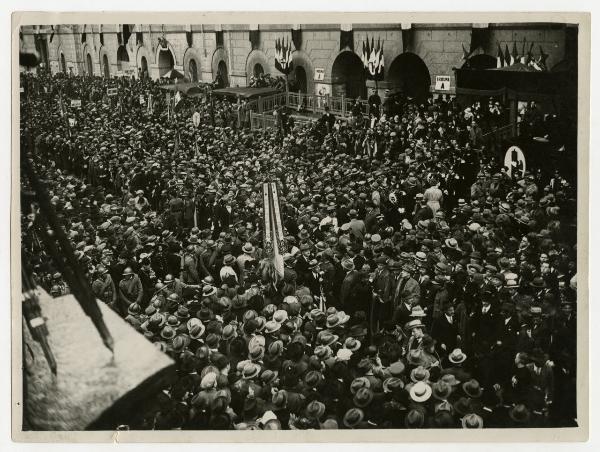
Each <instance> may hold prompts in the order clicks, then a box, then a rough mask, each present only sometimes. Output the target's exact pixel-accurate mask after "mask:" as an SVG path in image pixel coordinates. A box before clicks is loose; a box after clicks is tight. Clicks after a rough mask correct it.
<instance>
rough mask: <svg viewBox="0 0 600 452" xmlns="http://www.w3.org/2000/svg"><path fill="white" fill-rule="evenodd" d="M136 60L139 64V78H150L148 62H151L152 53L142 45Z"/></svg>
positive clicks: (138, 49)
mask: <svg viewBox="0 0 600 452" xmlns="http://www.w3.org/2000/svg"><path fill="white" fill-rule="evenodd" d="M135 60H136V62H137V71H138V76H139V78H141V79H144V78H149V77H150V69H149V67H148V62H149V61H151V58H150V53H149V52H148V49H147V48H146V47H144V46H143V45H140V46H139V47H138V48H137V52H136V56H135Z"/></svg>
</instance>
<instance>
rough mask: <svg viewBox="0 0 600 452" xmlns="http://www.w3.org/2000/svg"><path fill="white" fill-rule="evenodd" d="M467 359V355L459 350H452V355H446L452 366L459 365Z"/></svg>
mask: <svg viewBox="0 0 600 452" xmlns="http://www.w3.org/2000/svg"><path fill="white" fill-rule="evenodd" d="M466 359H467V355H465V354H464V353H463V352H462V350H461V349H460V348H455V349H454V350H452V353H450V355H448V361H450V362H451V363H453V364H460V363H462V362H464V361H465V360H466Z"/></svg>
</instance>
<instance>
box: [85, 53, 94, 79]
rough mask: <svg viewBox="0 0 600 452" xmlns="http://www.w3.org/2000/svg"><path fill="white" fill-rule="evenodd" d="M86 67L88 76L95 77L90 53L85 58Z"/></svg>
mask: <svg viewBox="0 0 600 452" xmlns="http://www.w3.org/2000/svg"><path fill="white" fill-rule="evenodd" d="M85 65H86V72H87V75H94V62H93V61H92V55H90V54H89V53H88V54H87V55H86V56H85Z"/></svg>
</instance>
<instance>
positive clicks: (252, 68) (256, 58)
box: [246, 50, 271, 84]
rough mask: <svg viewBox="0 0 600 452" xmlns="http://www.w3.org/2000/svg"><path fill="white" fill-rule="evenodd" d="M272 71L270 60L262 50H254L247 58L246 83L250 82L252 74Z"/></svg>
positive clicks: (256, 74)
mask: <svg viewBox="0 0 600 452" xmlns="http://www.w3.org/2000/svg"><path fill="white" fill-rule="evenodd" d="M269 73H271V66H270V65H269V60H268V59H267V56H266V55H265V53H264V52H263V51H262V50H253V51H251V52H250V53H249V54H248V57H247V58H246V83H247V84H250V79H251V78H252V76H254V77H256V76H258V75H259V74H269Z"/></svg>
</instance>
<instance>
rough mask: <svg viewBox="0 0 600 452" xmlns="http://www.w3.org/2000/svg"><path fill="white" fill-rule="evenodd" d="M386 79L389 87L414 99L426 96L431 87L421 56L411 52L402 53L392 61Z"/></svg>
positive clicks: (427, 70) (429, 76) (427, 71)
mask: <svg viewBox="0 0 600 452" xmlns="http://www.w3.org/2000/svg"><path fill="white" fill-rule="evenodd" d="M387 81H388V82H389V84H390V87H392V88H395V89H397V90H399V91H402V92H403V93H404V94H406V95H407V96H408V97H412V98H416V99H424V98H426V97H427V96H428V95H429V89H430V87H431V75H430V74H429V69H428V68H427V65H426V64H425V62H424V61H423V60H422V59H421V57H419V56H418V55H417V54H415V53H411V52H405V53H402V54H400V55H398V56H397V57H396V58H395V59H394V61H392V64H391V65H390V70H389V71H388V74H387Z"/></svg>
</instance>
